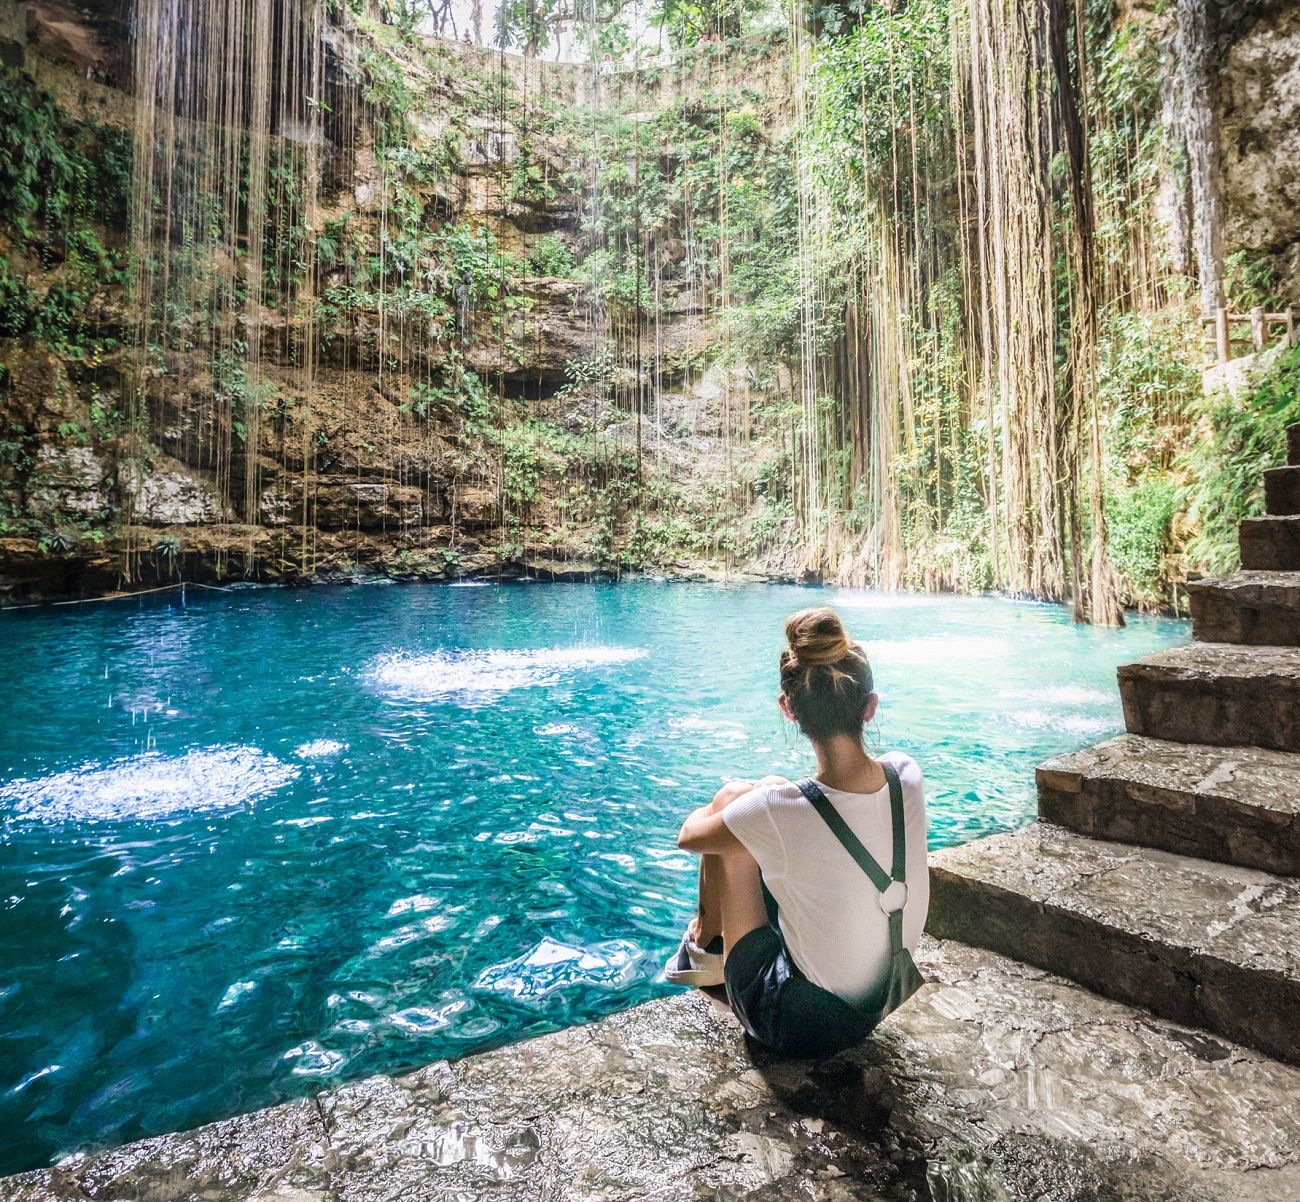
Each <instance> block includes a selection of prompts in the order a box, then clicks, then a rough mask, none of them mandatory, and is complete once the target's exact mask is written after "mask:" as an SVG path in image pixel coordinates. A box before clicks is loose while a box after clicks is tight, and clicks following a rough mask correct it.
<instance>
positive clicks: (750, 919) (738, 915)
mask: <svg viewBox="0 0 1300 1202" xmlns="http://www.w3.org/2000/svg"><path fill="white" fill-rule="evenodd" d="M713 859H715V860H717V862H718V863H717V864H716V865H715V875H716V877H717V878H718V880H719V894H720V897H721V901H722V946H723V955H724V956H729V955H731V949H732V948H733V947H735V946H736V944H737V943H739V942H740V940H741V939H743V938H744V937H745V936H746V935H748V934H749V932H750V931H753V930H757V929H758V928H759V927H765V926H767V906H766V905H765V904H764V902H763V878H762V875H761V874H760V873H759V870H758V862H757V861H756V860H755V859H754V857H753V856H751V855H750V854H749V852H747V851H733V852H728V853H727V854H726V855H723V856H714V857H713Z"/></svg>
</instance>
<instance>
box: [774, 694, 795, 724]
mask: <svg viewBox="0 0 1300 1202" xmlns="http://www.w3.org/2000/svg"><path fill="white" fill-rule="evenodd" d="M776 704H777V708H778V709H779V710H780V711H781V713H783V714H784V715H785V717H786V720H787V721H789V722H798V721H799V719H798V718H796V717H795V716H794V710H792V709H791V708H790V698H789V697H787V696H786V695H785V694H784V693H778V694H777V698H776Z"/></svg>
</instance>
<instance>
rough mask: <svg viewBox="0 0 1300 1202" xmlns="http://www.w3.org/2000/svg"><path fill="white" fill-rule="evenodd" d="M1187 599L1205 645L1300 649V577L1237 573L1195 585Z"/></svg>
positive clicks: (1287, 574) (1197, 633) (1188, 591)
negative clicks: (1296, 647) (1245, 644)
mask: <svg viewBox="0 0 1300 1202" xmlns="http://www.w3.org/2000/svg"><path fill="white" fill-rule="evenodd" d="M1297 470H1300V469H1297ZM1187 595H1188V598H1189V600H1190V602H1191V609H1192V629H1193V631H1194V632H1195V634H1196V637H1197V639H1199V640H1200V641H1201V642H1204V643H1252V644H1255V645H1256V646H1282V647H1294V646H1296V645H1297V644H1300V574H1297V573H1294V572H1236V573H1234V574H1233V575H1231V576H1222V577H1219V578H1218V579H1215V580H1198V581H1195V582H1193V583H1190V584H1188V586H1187Z"/></svg>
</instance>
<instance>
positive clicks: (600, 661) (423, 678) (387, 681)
mask: <svg viewBox="0 0 1300 1202" xmlns="http://www.w3.org/2000/svg"><path fill="white" fill-rule="evenodd" d="M644 655H645V652H644V651H642V650H640V649H638V648H634V647H598V646H579V647H545V648H541V649H539V650H535V651H434V652H432V653H431V654H429V655H407V654H402V653H398V654H392V655H382V656H380V657H379V658H378V659H377V660H376V661H375V662H374V663H373V664H372V665H371V667H370V669H369V671H368V672H367V677H368V679H369V680H370V681H371V682H372V683H373V684H374V685H376V686H377V687H378V688H380V689H382V690H383V691H384V692H386V693H390V694H392V695H393V696H396V697H401V698H403V699H404V700H406V701H434V700H437V699H439V698H443V697H455V696H458V695H460V696H481V697H492V696H496V695H498V694H501V693H507V692H510V691H511V690H512V689H527V688H533V687H535V686H537V685H548V684H554V683H556V682H557V681H559V680H560V679H561V678H562V677H563V676H565V675H568V674H571V673H574V672H582V671H587V670H590V669H593V668H604V667H608V666H610V665H613V664H626V663H630V662H631V661H633V660H637V659H641V658H642V657H643V656H644Z"/></svg>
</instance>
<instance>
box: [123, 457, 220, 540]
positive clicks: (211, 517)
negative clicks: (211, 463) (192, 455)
mask: <svg viewBox="0 0 1300 1202" xmlns="http://www.w3.org/2000/svg"><path fill="white" fill-rule="evenodd" d="M123 475H124V484H125V487H126V489H127V492H128V494H134V496H133V501H132V507H131V512H132V514H133V516H134V518H135V520H136V521H137V522H141V523H144V524H146V525H150V526H191V525H198V524H200V523H207V522H230V521H233V520H234V516H235V515H234V514H233V513H232V512H231V511H230V508H229V507H228V506H226V505H224V504H223V503H222V501H221V498H220V497H219V496H218V495H217V490H216V489H215V488H214V487H213V486H212V484H211V483H210V482H209V481H207V480H205V479H204V478H203V477H202V476H201V475H200V474H198V473H196V472H192V471H191V470H190V469H189V468H187V467H186V466H185V465H184V464H183V463H180V462H178V461H176V460H172V459H162V460H161V461H159V462H158V463H155V464H154V467H153V470H152V471H149V472H146V473H140V474H139V481H138V483H136V482H135V477H136V473H135V472H134V471H133V470H127V471H124V473H123Z"/></svg>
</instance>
